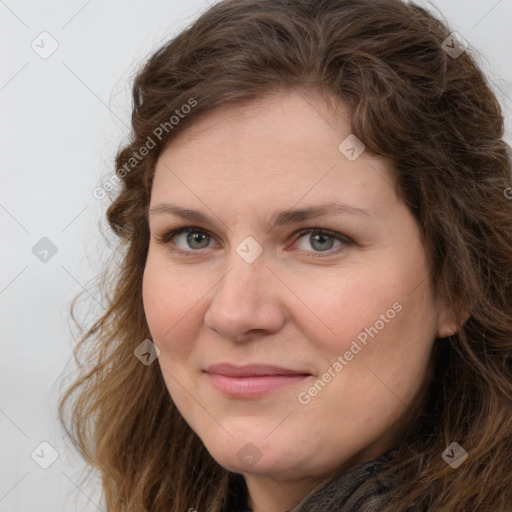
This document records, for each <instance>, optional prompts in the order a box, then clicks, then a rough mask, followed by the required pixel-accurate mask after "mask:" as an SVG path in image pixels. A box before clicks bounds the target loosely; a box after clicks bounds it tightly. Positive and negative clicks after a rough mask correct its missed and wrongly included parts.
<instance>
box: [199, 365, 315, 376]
mask: <svg viewBox="0 0 512 512" xmlns="http://www.w3.org/2000/svg"><path fill="white" fill-rule="evenodd" d="M205 371H206V373H216V374H219V375H225V376H227V377H262V376H265V375H311V374H310V373H309V372H306V371H303V370H293V369H290V368H282V367H280V366H273V365H268V364H247V365H243V366H237V365H234V364H231V363H219V364H213V365H211V366H209V367H208V368H207V369H206V370H205Z"/></svg>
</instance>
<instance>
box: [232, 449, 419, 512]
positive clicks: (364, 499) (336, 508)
mask: <svg viewBox="0 0 512 512" xmlns="http://www.w3.org/2000/svg"><path fill="white" fill-rule="evenodd" d="M395 453H396V449H391V450H388V451H387V452H385V453H383V454H382V455H379V456H378V457H376V458H375V459H373V460H370V461H368V462H365V463H363V464H360V465H358V466H356V467H354V468H352V469H349V470H348V471H345V472H344V473H341V474H339V475H337V476H335V477H333V478H332V479H331V480H329V481H328V482H327V483H326V484H325V485H324V486H323V487H322V488H321V489H320V490H318V491H317V492H315V493H314V494H313V495H311V496H308V497H306V498H305V499H304V501H302V502H301V503H299V504H297V505H296V506H295V507H293V509H292V510H293V512H310V511H311V510H313V509H314V510H319V511H320V510H321V511H325V512H380V510H381V509H382V505H383V503H384V501H385V499H386V495H387V493H388V492H389V490H390V489H391V488H392V485H393V483H392V482H391V481H389V480H387V481H384V480H379V481H377V482H374V483H372V482H371V480H372V479H373V477H375V476H376V475H377V474H379V473H381V472H382V471H383V470H384V469H385V467H386V465H387V463H388V462H389V461H390V460H391V459H392V458H393V457H394V455H395ZM245 498H246V495H244V497H243V501H242V503H244V502H245V503H246V501H245ZM228 510H232V511H234V512H252V511H250V510H248V509H247V507H246V506H245V507H244V506H240V507H234V508H231V509H228ZM411 510H412V509H411ZM404 512H405V511H404ZM415 512H418V511H415Z"/></svg>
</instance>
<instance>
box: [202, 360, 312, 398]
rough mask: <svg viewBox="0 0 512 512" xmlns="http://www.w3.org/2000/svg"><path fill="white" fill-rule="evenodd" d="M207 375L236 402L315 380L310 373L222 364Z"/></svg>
mask: <svg viewBox="0 0 512 512" xmlns="http://www.w3.org/2000/svg"><path fill="white" fill-rule="evenodd" d="M204 372H205V373H206V374H207V376H208V377H209V380H210V383H211V384H212V385H213V386H214V387H215V388H216V389H217V390H219V391H220V392H221V393H223V394H225V395H227V396H230V397H235V398H251V397H253V398H254V397H259V396H263V395H266V394H268V393H271V392H273V391H277V390H279V389H282V388H284V387H286V386H290V385H293V384H297V383H299V382H302V381H304V379H306V378H308V377H311V374H310V373H309V372H307V371H303V370H294V369H291V368H282V367H278V366H272V365H262V364H250V365H244V366H236V365H233V364H229V363H221V364H214V365H212V366H209V367H208V368H207V369H206V370H204Z"/></svg>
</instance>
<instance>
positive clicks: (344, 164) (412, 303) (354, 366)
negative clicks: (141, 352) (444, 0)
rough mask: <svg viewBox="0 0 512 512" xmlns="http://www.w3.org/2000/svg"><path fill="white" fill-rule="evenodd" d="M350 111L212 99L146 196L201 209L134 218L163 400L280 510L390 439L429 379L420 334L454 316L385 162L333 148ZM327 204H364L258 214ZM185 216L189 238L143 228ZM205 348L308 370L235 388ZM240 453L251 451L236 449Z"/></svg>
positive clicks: (435, 332)
mask: <svg viewBox="0 0 512 512" xmlns="http://www.w3.org/2000/svg"><path fill="white" fill-rule="evenodd" d="M349 119H350V115H349V112H348V111H347V110H346V108H345V107H344V105H343V104H340V105H339V107H338V109H337V112H335V113H333V112H332V111H330V110H329V109H328V108H327V105H326V104H325V102H324V101H323V100H322V99H321V98H320V97H319V96H317V95H315V94H313V93H311V92H309V93H307V94H301V93H296V92H290V91H281V92H276V93H274V94H272V95H269V96H267V97H265V98H264V99H260V100H258V101H253V102H250V103H245V104H243V105H237V106H232V107H225V108H221V109H218V110H215V111H213V112H210V113H209V114H208V115H206V116H205V117H203V118H201V119H200V120H198V121H196V122H195V123H194V124H192V125H191V126H190V127H188V128H187V129H186V130H185V131H183V132H182V133H180V134H179V135H178V137H177V138H176V139H174V140H173V141H172V142H171V144H170V145H169V146H168V147H167V148H166V149H165V151H164V152H163V153H162V154H161V156H160V158H159V160H158V162H157V165H156V170H155V178H154V183H153V189H152V197H151V205H150V207H154V206H156V205H158V204H161V203H172V204H173V205H177V206H180V207H183V208H187V209H194V210H200V211H201V212H203V213H204V214H206V215H208V216H210V217H211V221H209V222H200V223H198V222H195V221H190V220H186V219H181V218H180V217H178V216H175V215H172V214H166V213H154V214H153V213H152V214H150V216H149V226H150V231H151V240H150V244H149V252H148V257H147V262H146V267H145V271H144V278H143V299H144V309H145V314H146V318H147V321H148V325H149V328H150V331H151V334H152V337H153V341H154V343H155V344H156V345H157V346H158V348H159V349H160V351H161V353H160V356H159V358H158V361H159V364H160V367H161V370H162V374H163V377H164V379H165V383H166V386H167V389H168V391H169V393H170V395H171V397H172V399H173V401H174V403H175V404H176V406H177V407H178V409H179V411H180V412H181V414H182V415H183V417H184V418H185V420H186V421H187V422H188V424H189V425H190V427H191V428H192V429H193V430H194V431H195V432H196V433H197V434H198V436H199V437H200V438H201V440H202V441H203V442H204V444H205V446H206V448H207V449H208V451H209V452H210V453H211V455H212V456H213V457H214V458H215V459H216V460H217V461H218V462H219V463H220V464H221V465H222V466H224V467H225V468H227V469H229V470H230V471H235V472H238V473H242V474H243V475H244V477H245V481H246V483H247V487H248V490H249V496H250V498H249V502H248V505H249V507H251V509H252V510H254V512H281V511H284V510H286V509H288V508H290V507H291V506H293V505H294V504H296V503H297V502H298V501H300V499H302V498H303V497H304V496H305V495H306V494H307V493H308V492H310V491H311V490H312V489H313V488H314V487H316V486H317V485H318V484H319V483H320V482H321V481H322V480H323V479H325V478H326V477H328V476H329V475H332V474H333V472H334V471H335V470H336V469H338V468H344V469H349V468H351V467H353V466H355V465H356V464H359V463H363V462H366V461H368V460H371V459H373V458H374V457H376V456H378V455H380V454H382V453H383V452H385V451H386V450H387V449H389V448H391V447H393V446H394V445H395V444H396V443H397V442H399V439H400V437H399V436H400V432H399V429H398V427H397V421H398V420H399V419H400V417H401V416H402V415H403V414H404V412H405V411H406V410H407V409H408V408H409V407H411V406H412V405H413V404H412V403H411V401H412V399H413V397H414V395H415V393H416V392H417V390H418V388H419V387H420V385H421V383H422V382H423V380H424V379H425V377H426V369H427V364H428V360H429V356H430V353H431V349H432V345H433V343H434V341H435V338H436V337H440V338H441V337H445V336H448V335H450V334H453V332H455V330H456V329H455V326H454V325H453V322H451V320H450V318H451V316H450V312H449V311H447V310H446V309H445V306H444V304H443V302H442V300H440V298H439V297H438V296H437V295H436V294H435V293H434V292H433V290H432V288H431V281H430V279H429V272H428V261H427V259H426V254H425V250H424V247H423V245H422V242H421V238H420V229H419V227H418V225H417V223H416V221H415V219H414V217H413V215H412V214H411V212H410V210H409V209H408V208H407V207H406V206H405V204H404V203H403V202H402V201H401V200H400V199H399V198H398V197H397V195H396V193H395V191H394V188H393V180H394V177H393V176H394V175H393V170H392V169H391V168H390V167H389V166H388V164H387V163H386V161H384V160H382V159H379V158H376V157H373V156H371V155H370V154H369V153H368V152H367V151H365V152H363V153H362V154H361V155H360V156H359V157H358V158H357V159H356V160H355V161H350V160H349V159H347V158H346V157H345V156H344V154H342V152H341V151H340V150H339V149H338V145H339V144H340V142H341V141H343V140H344V139H345V138H346V137H347V136H348V135H349V134H350V126H349V124H348V120H349ZM327 202H337V203H343V204H347V205H350V206H353V207H356V208H360V209H364V210H366V211H367V212H368V214H366V215H356V214H353V213H347V212H342V213H339V212H338V213H332V214H327V215H323V216H320V217H317V218H309V219H305V220H300V219H299V220H296V221H294V222H293V223H292V224H289V225H282V226H278V227H274V228H269V224H268V221H269V218H270V216H271V215H272V214H273V213H274V212H276V211H280V210H284V209H291V208H307V207H310V206H313V205H319V204H322V203H327ZM186 226H190V227H196V228H201V230H202V231H201V232H200V235H201V234H202V235H203V238H202V239H201V238H200V239H199V242H196V243H195V244H194V241H193V240H192V245H190V243H187V238H186V236H187V233H184V234H178V235H175V236H174V237H173V238H172V239H171V240H170V241H168V242H167V243H166V244H165V243H159V242H158V237H161V236H163V235H164V234H165V233H166V232H168V231H170V230H172V229H178V228H181V227H186ZM309 228H322V229H328V230H331V231H334V232H336V233H339V234H340V235H341V236H343V235H344V236H345V237H349V238H350V239H351V240H352V241H353V243H352V244H349V243H345V242H344V241H343V239H342V240H341V241H340V240H337V239H336V238H330V237H328V238H327V239H326V240H325V239H324V240H323V244H324V245H319V244H318V243H317V244H315V237H314V236H312V234H311V233H305V234H298V231H299V230H301V229H309ZM208 235H210V238H208ZM249 236H250V237H253V238H254V239H255V240H256V241H257V242H258V243H259V244H260V246H261V247H262V248H263V252H262V253H261V254H260V255H259V256H258V257H257V258H256V259H255V260H254V261H253V262H252V263H248V262H247V261H246V260H245V259H244V258H242V257H241V256H240V255H239V254H238V253H237V251H236V249H237V247H238V246H239V245H240V244H241V242H242V241H244V240H245V239H246V238H247V237H249ZM319 247H320V248H319ZM322 247H323V248H324V249H326V250H322ZM173 249H174V250H173ZM179 249H181V250H182V251H184V252H187V254H188V256H187V255H185V254H180V253H179V252H176V251H177V250H179ZM253 250H254V248H252V247H251V248H249V251H253ZM253 254H254V253H253ZM396 303H398V304H399V305H400V306H401V307H402V308H401V310H400V312H397V313H396V315H395V316H394V318H393V319H389V318H388V321H387V322H385V325H384V327H383V328H382V329H380V330H378V334H377V335H375V336H374V337H373V338H371V337H368V342H367V345H361V343H359V345H361V350H360V351H359V352H358V353H357V354H356V355H354V356H353V358H352V359H351V360H350V361H347V359H346V358H345V357H344V360H345V361H346V362H347V364H346V365H343V369H342V370H341V371H338V372H336V371H333V370H332V369H331V376H332V374H334V375H335V376H334V377H332V378H331V380H330V382H329V383H327V384H326V385H325V387H323V388H321V391H319V392H317V394H316V395H315V396H313V397H311V399H310V401H309V402H308V403H307V404H303V403H301V402H300V401H299V400H298V395H299V393H301V392H304V391H306V392H307V390H308V389H310V388H311V386H313V384H314V383H315V382H316V381H318V379H319V378H321V376H322V375H323V374H324V373H325V372H327V371H328V369H329V368H330V367H331V368H332V366H333V364H334V363H335V362H336V361H337V360H338V359H337V358H338V356H342V357H343V356H344V354H345V353H346V352H347V351H348V350H349V349H350V347H351V343H352V341H353V340H354V339H356V337H357V336H358V334H359V333H361V332H362V331H363V330H364V329H365V328H369V327H370V326H374V325H375V324H376V321H377V320H379V319H381V318H382V317H381V315H382V314H385V312H386V311H387V310H389V309H390V308H392V305H393V304H396ZM386 318H387V317H386ZM220 362H231V363H234V364H238V365H242V364H249V363H266V364H274V365H279V366H283V367H287V368H293V369H302V370H305V371H307V372H308V373H310V374H311V375H310V376H309V377H307V378H305V379H304V380H303V381H301V382H299V383H296V384H293V385H290V386H287V387H284V388H281V389H279V390H277V391H273V392H271V393H269V394H267V395H265V396H263V397H259V398H232V397H228V396H225V395H224V394H223V393H221V392H220V391H218V390H217V389H216V388H215V387H213V386H212V384H211V382H210V379H209V376H208V375H207V374H206V373H204V371H203V370H204V369H205V368H207V367H208V366H209V365H211V364H214V363H220ZM303 396H304V395H303ZM247 443H252V445H254V446H251V447H250V448H248V447H247V446H246V445H247ZM251 450H252V452H251ZM240 453H241V454H247V453H249V454H253V455H256V457H255V458H254V459H253V460H256V459H257V458H258V457H259V460H257V461H256V462H255V463H254V462H252V463H251V464H249V463H247V462H246V460H247V459H244V458H243V457H239V455H240Z"/></svg>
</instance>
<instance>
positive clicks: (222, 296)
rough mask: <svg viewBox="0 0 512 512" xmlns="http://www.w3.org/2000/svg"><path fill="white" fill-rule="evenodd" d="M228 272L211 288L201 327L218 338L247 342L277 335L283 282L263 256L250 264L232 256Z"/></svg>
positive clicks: (281, 316)
mask: <svg viewBox="0 0 512 512" xmlns="http://www.w3.org/2000/svg"><path fill="white" fill-rule="evenodd" d="M231 262H232V265H231V266H230V268H229V270H228V272H227V273H226V274H225V275H224V277H223V278H222V279H221V280H220V282H219V283H218V285H217V286H216V287H215V288H214V291H213V294H214V295H213V298H212V300H211V302H210V304H209V307H208V309H207V310H206V313H205V317H204V323H205V326H206V327H207V328H208V329H210V330H212V331H214V332H216V333H217V334H218V335H219V336H220V337H221V338H223V339H229V340H233V341H248V340H249V339H252V338H253V337H256V336H262V335H264V334H271V333H274V332H277V331H278V330H279V329H281V327H282V326H283V324H284V323H285V321H286V314H285V308H284V304H283V301H282V296H281V293H284V286H283V283H281V281H280V280H279V279H277V278H276V277H275V275H274V274H273V272H272V271H271V270H270V269H269V268H268V267H267V265H266V263H265V261H264V259H263V257H261V256H260V257H259V258H258V259H257V260H255V261H253V262H252V263H247V262H245V261H244V260H243V259H242V258H240V257H239V256H238V255H237V254H234V255H233V258H232V260H231Z"/></svg>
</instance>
